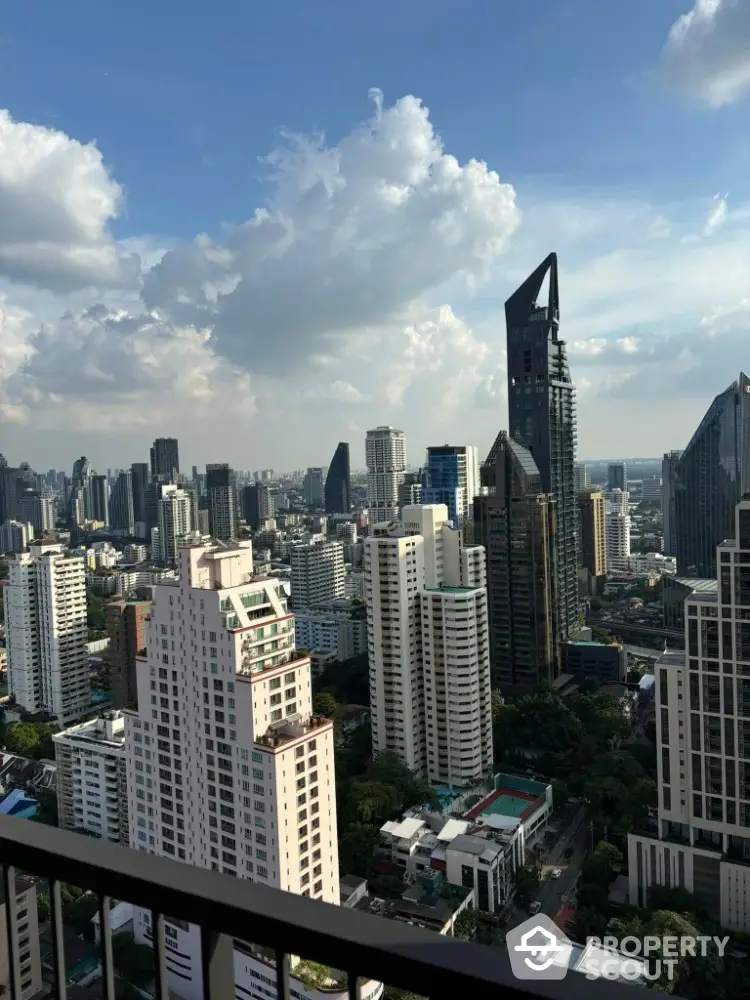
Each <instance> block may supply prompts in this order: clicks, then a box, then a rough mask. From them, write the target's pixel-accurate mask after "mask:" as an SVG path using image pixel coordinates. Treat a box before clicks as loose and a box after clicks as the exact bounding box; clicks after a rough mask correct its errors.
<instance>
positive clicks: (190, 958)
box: [126, 542, 339, 1000]
mask: <svg viewBox="0 0 750 1000" xmlns="http://www.w3.org/2000/svg"><path fill="white" fill-rule="evenodd" d="M179 568H180V578H179V581H175V582H174V584H173V585H169V584H163V585H160V586H157V587H156V588H155V600H154V606H153V611H152V614H151V620H150V622H149V625H148V637H147V644H146V649H145V653H144V655H143V656H142V657H140V658H139V659H138V661H137V675H138V712H137V713H126V746H127V761H128V765H127V766H128V789H129V794H130V803H129V813H130V841H131V846H133V847H135V848H137V849H139V850H144V851H148V852H150V853H155V854H159V855H164V856H167V857H172V858H175V859H177V860H180V861H184V862H185V863H186V864H188V865H194V866H198V867H202V868H212V869H214V870H216V871H220V872H224V873H227V874H231V875H233V876H234V877H236V878H242V879H249V880H251V881H254V882H260V883H262V884H264V885H268V886H273V887H275V888H277V889H283V890H286V891H288V892H295V893H299V894H300V895H304V896H311V897H314V898H316V899H321V900H324V901H326V902H329V903H337V902H338V900H339V876H338V853H337V831H336V799H335V788H334V760H333V724H332V722H331V721H330V720H329V719H319V718H315V717H313V716H312V691H311V682H310V661H309V658H308V657H306V656H303V655H301V654H298V653H296V652H295V648H294V618H293V615H292V614H291V613H290V612H289V611H288V609H287V606H286V599H285V598H284V596H283V593H284V591H283V588H282V586H281V585H280V583H279V581H278V580H275V579H268V578H264V579H262V580H256V579H254V577H253V558H252V548H251V547H250V543H249V542H234V543H216V544H211V545H195V546H189V547H185V548H182V549H181V550H180V567H179ZM166 933H167V935H168V937H169V938H170V939H171V940H172V941H173V942H174V943H175V945H174V947H175V952H179V955H180V957H178V956H177V954H176V953H175V954H172V952H171V950H170V949H166V960H167V969H168V974H169V977H170V986H171V987H172V988H173V989H174V990H175V991H176V992H178V993H180V994H181V995H182V996H185V997H187V998H189V1000H193V998H194V1000H198V998H199V997H200V996H201V995H202V982H201V967H200V946H199V944H198V943H197V933H198V932H197V929H196V928H192V927H190V926H188V925H186V924H181V923H179V922H177V921H174V920H170V921H168V922H167V931H166ZM135 934H136V939H137V940H138V941H140V942H145V943H150V942H151V926H150V914H148V913H143V912H139V913H138V915H137V918H136V928H135ZM235 967H236V956H235Z"/></svg>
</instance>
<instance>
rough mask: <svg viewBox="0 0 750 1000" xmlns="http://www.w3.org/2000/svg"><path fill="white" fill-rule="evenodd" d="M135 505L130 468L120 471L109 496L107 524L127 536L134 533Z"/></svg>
mask: <svg viewBox="0 0 750 1000" xmlns="http://www.w3.org/2000/svg"><path fill="white" fill-rule="evenodd" d="M134 507H135V505H134V502H133V473H132V471H131V470H130V469H126V470H124V471H123V472H120V473H119V475H118V476H117V479H116V480H115V485H114V486H113V487H112V493H111V495H110V498H109V526H110V527H111V528H112V529H113V530H114V531H118V532H121V533H122V534H123V535H127V536H128V537H130V536H132V535H135V509H134Z"/></svg>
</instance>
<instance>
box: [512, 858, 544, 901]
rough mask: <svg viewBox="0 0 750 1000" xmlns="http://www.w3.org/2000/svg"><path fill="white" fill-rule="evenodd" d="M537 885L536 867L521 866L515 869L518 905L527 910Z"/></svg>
mask: <svg viewBox="0 0 750 1000" xmlns="http://www.w3.org/2000/svg"><path fill="white" fill-rule="evenodd" d="M538 887H539V874H538V872H537V871H536V869H534V870H532V869H531V868H526V867H525V866H522V867H521V868H519V869H518V870H517V871H516V892H515V898H516V902H517V903H518V905H519V906H520V907H522V908H523V909H525V910H527V909H528V908H529V904H530V903H531V897H532V896H533V895H534V893H535V892H536V891H537V888H538Z"/></svg>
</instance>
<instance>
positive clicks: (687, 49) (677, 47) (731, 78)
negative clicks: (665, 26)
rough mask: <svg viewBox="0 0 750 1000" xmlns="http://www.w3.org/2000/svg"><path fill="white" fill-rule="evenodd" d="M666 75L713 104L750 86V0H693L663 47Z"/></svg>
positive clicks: (702, 101) (690, 93)
mask: <svg viewBox="0 0 750 1000" xmlns="http://www.w3.org/2000/svg"><path fill="white" fill-rule="evenodd" d="M662 68H663V71H664V74H665V77H666V79H667V81H668V82H669V83H670V84H672V85H673V86H675V87H677V88H678V89H679V90H681V91H682V92H683V93H684V94H685V95H686V96H687V97H688V98H689V99H690V100H693V101H695V102H697V103H699V104H703V105H706V106H708V107H710V108H720V107H723V106H725V105H727V104H734V103H735V102H736V101H739V100H740V99H741V98H742V97H744V96H745V95H746V94H747V92H748V91H750V2H748V0H695V3H694V4H693V7H692V8H691V10H689V11H688V12H687V13H685V14H683V15H682V16H681V17H679V18H678V19H677V21H675V23H674V24H673V25H672V27H671V29H670V32H669V36H668V38H667V41H666V44H665V46H664V50H663V53H662Z"/></svg>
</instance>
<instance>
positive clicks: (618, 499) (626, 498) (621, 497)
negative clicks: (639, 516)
mask: <svg viewBox="0 0 750 1000" xmlns="http://www.w3.org/2000/svg"><path fill="white" fill-rule="evenodd" d="M604 506H605V508H606V512H607V514H622V515H623V517H624V516H625V515H626V514H629V513H630V494H629V493H628V492H627V490H621V489H620V488H619V486H618V487H615V489H613V490H610V491H609V492H608V493H605V495H604Z"/></svg>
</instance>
